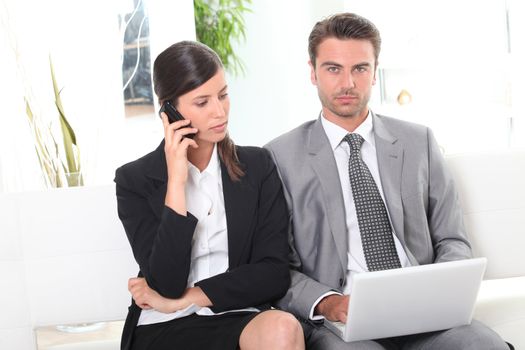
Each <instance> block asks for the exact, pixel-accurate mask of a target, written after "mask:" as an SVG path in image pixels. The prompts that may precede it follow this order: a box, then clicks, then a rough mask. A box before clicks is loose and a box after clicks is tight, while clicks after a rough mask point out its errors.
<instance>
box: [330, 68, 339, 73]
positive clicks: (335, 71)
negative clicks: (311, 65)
mask: <svg viewBox="0 0 525 350" xmlns="http://www.w3.org/2000/svg"><path fill="white" fill-rule="evenodd" d="M328 71H329V72H330V73H337V72H339V67H328Z"/></svg>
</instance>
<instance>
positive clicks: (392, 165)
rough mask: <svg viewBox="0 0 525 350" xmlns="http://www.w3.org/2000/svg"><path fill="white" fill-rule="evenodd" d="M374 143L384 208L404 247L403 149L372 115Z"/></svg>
mask: <svg viewBox="0 0 525 350" xmlns="http://www.w3.org/2000/svg"><path fill="white" fill-rule="evenodd" d="M372 117H373V122H374V135H375V142H376V153H377V164H378V166H379V176H380V178H381V185H382V187H383V194H384V195H385V202H386V206H387V207H388V212H389V214H390V220H391V221H392V226H393V227H394V231H395V234H396V236H397V238H398V239H399V240H400V241H401V243H402V244H403V246H405V247H406V244H405V238H404V232H405V230H404V224H403V203H402V201H401V174H402V170H403V155H404V154H403V148H402V147H401V145H400V143H399V142H398V139H397V137H395V136H393V135H392V134H390V132H389V131H388V130H387V128H386V127H385V126H384V125H383V122H382V120H381V118H378V117H377V116H376V115H375V114H374V113H372Z"/></svg>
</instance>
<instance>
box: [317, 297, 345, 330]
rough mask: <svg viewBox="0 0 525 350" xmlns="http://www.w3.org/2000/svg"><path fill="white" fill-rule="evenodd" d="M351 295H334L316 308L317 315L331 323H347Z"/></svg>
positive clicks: (322, 301) (322, 300) (324, 299)
mask: <svg viewBox="0 0 525 350" xmlns="http://www.w3.org/2000/svg"><path fill="white" fill-rule="evenodd" d="M349 302H350V296H349V295H339V294H332V295H329V296H327V297H325V298H323V299H321V301H320V302H319V303H318V304H317V306H316V307H315V315H323V316H324V317H325V318H326V319H328V320H330V321H340V322H343V323H346V317H347V314H346V313H347V311H348V303H349Z"/></svg>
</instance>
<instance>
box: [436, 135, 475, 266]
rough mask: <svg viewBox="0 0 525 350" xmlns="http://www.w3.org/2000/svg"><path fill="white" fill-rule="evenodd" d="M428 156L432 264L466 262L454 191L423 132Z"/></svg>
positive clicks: (439, 157) (465, 244)
mask: <svg viewBox="0 0 525 350" xmlns="http://www.w3.org/2000/svg"><path fill="white" fill-rule="evenodd" d="M427 130H428V131H427V138H428V145H429V146H428V147H429V150H428V154H429V182H428V183H429V189H428V193H429V196H428V197H429V198H428V199H429V201H428V213H427V215H428V225H429V231H430V235H431V239H432V245H433V247H434V254H435V258H434V262H444V261H452V260H460V259H468V258H470V257H471V256H472V252H471V247H470V243H469V241H468V238H467V234H466V231H465V226H464V223H463V212H462V210H461V207H460V204H459V198H458V191H457V189H456V185H455V183H454V180H453V178H452V175H451V174H450V173H449V172H448V169H447V168H446V166H445V161H444V158H443V156H442V154H441V150H440V149H439V146H438V144H437V142H436V140H435V138H434V136H433V134H432V131H431V130H430V129H427Z"/></svg>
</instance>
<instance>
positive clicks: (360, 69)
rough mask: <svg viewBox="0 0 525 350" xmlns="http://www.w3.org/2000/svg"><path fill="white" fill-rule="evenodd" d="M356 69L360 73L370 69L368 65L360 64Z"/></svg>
mask: <svg viewBox="0 0 525 350" xmlns="http://www.w3.org/2000/svg"><path fill="white" fill-rule="evenodd" d="M355 70H356V71H357V72H359V73H364V72H366V71H368V67H365V66H358V67H356V68H355Z"/></svg>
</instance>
